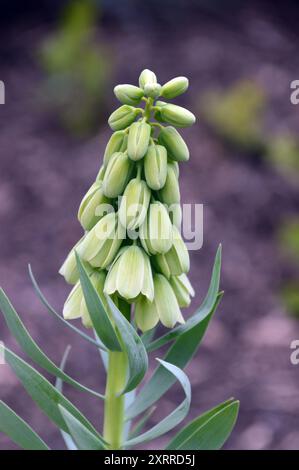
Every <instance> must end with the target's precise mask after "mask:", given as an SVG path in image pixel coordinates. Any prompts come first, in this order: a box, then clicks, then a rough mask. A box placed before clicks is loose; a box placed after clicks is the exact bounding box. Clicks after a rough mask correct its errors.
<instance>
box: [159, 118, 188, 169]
mask: <svg viewBox="0 0 299 470" xmlns="http://www.w3.org/2000/svg"><path fill="white" fill-rule="evenodd" d="M158 142H159V144H161V145H164V147H166V150H167V155H168V156H169V158H171V159H172V160H175V161H177V162H185V161H187V160H189V150H188V147H187V145H186V143H185V141H184V139H183V138H182V137H181V135H180V134H179V133H178V131H177V130H176V129H175V128H174V127H172V126H168V127H164V128H163V129H162V130H161V132H160V134H159V136H158Z"/></svg>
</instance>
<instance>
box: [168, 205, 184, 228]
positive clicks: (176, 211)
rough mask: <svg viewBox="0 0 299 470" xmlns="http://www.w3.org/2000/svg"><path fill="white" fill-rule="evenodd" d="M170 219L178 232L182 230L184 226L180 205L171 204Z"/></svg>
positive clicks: (169, 208)
mask: <svg viewBox="0 0 299 470" xmlns="http://www.w3.org/2000/svg"><path fill="white" fill-rule="evenodd" d="M168 212H169V218H170V220H171V222H172V224H173V225H175V226H176V228H177V229H178V230H181V225H182V217H183V216H182V208H181V205H180V204H171V206H170V207H168Z"/></svg>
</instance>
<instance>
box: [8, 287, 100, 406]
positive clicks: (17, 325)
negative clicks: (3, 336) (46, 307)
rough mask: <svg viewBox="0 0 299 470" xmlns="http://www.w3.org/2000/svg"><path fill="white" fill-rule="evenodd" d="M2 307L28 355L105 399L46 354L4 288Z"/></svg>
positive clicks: (51, 372) (15, 335)
mask: <svg viewBox="0 0 299 470" xmlns="http://www.w3.org/2000/svg"><path fill="white" fill-rule="evenodd" d="M0 309H1V310H2V312H3V315H4V318H5V321H6V324H7V326H8V328H9V330H10V332H11V334H12V335H13V336H14V337H15V339H16V340H17V342H18V343H19V345H20V346H21V348H22V349H23V351H24V352H25V353H26V354H28V356H29V357H30V358H31V359H33V361H35V362H36V364H38V365H39V366H40V367H42V368H43V369H45V370H46V371H47V372H49V373H50V374H53V375H55V376H56V377H60V378H61V379H62V380H64V381H65V382H67V383H69V384H70V385H72V386H73V387H75V388H77V389H78V390H81V391H83V392H89V393H91V394H92V395H95V396H96V397H98V398H102V399H104V396H103V395H101V394H100V393H98V392H95V391H94V390H91V389H90V388H88V387H85V386H84V385H82V384H80V383H79V382H77V381H76V380H74V379H73V378H72V377H70V376H69V375H67V374H65V373H64V372H63V371H62V370H61V369H59V367H57V366H56V365H55V364H54V362H52V361H51V359H49V358H48V357H47V356H46V354H45V353H44V352H43V351H42V350H41V349H40V348H39V347H38V345H37V344H36V342H35V341H34V340H33V338H32V337H31V336H30V334H29V332H28V330H27V329H26V328H25V325H24V324H23V322H22V321H21V319H20V317H19V316H18V314H17V312H16V311H15V309H14V308H13V306H12V304H11V303H10V301H9V299H8V297H7V296H6V295H5V293H4V291H3V290H2V289H0Z"/></svg>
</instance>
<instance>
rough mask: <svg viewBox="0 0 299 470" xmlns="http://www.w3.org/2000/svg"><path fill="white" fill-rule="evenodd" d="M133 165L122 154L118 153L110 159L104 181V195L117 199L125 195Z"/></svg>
mask: <svg viewBox="0 0 299 470" xmlns="http://www.w3.org/2000/svg"><path fill="white" fill-rule="evenodd" d="M132 164H133V163H132V161H131V160H130V159H129V158H128V156H127V155H126V154H124V153H122V152H116V153H114V154H113V155H112V156H111V157H110V160H109V162H108V165H107V168H106V171H105V175H104V179H103V193H104V195H105V196H106V197H109V198H115V197H117V196H119V195H121V194H122V193H123V191H124V189H125V187H126V184H127V182H128V180H129V178H130V174H131V171H132Z"/></svg>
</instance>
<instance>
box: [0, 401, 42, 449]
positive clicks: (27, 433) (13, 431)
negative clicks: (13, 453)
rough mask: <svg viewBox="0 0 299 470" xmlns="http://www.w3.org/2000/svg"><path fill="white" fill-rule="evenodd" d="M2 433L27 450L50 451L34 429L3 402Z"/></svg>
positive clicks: (1, 412)
mask: <svg viewBox="0 0 299 470" xmlns="http://www.w3.org/2000/svg"><path fill="white" fill-rule="evenodd" d="M0 432H3V433H4V434H6V435H7V436H8V437H10V439H11V440H12V441H13V442H15V443H16V444H18V445H19V446H20V447H21V448H22V449H25V450H50V449H49V447H48V446H47V445H46V444H45V443H44V441H43V440H42V439H41V438H40V437H39V436H38V435H37V434H36V432H35V431H33V429H31V427H30V426H29V425H28V424H27V423H26V422H25V421H24V420H23V419H22V418H20V416H18V415H17V414H16V413H15V412H14V411H13V410H12V409H11V408H9V406H7V405H6V404H5V403H4V402H3V401H2V400H1V401H0Z"/></svg>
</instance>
